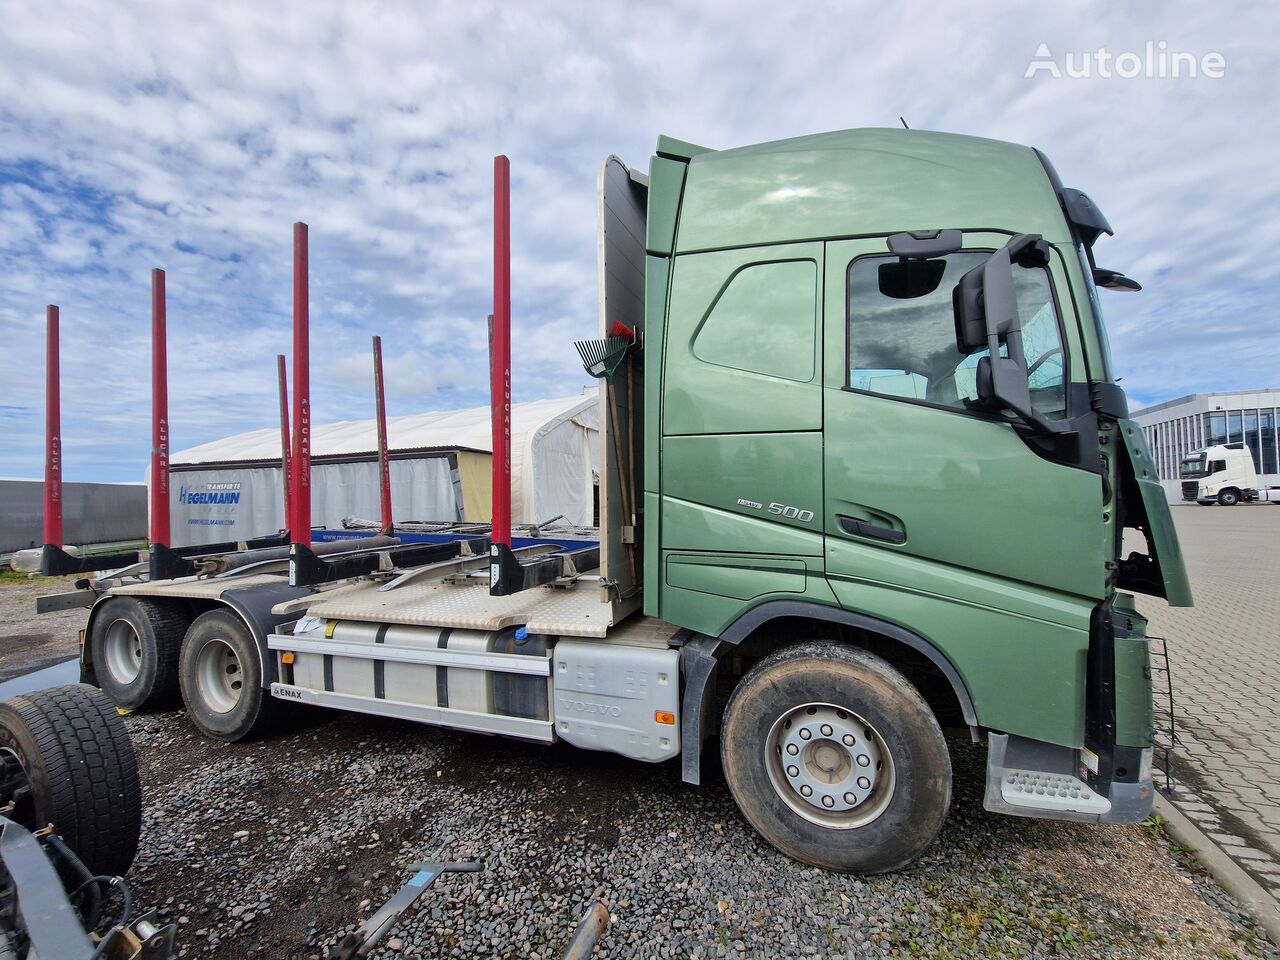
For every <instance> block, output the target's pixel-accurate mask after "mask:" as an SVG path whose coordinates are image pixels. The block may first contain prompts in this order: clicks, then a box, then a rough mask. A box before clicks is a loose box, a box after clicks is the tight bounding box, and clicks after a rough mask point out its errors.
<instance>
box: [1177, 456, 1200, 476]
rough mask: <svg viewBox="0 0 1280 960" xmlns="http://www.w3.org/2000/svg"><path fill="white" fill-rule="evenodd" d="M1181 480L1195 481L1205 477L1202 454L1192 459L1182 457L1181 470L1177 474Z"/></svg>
mask: <svg viewBox="0 0 1280 960" xmlns="http://www.w3.org/2000/svg"><path fill="white" fill-rule="evenodd" d="M1178 475H1179V476H1180V477H1181V478H1182V479H1183V480H1195V479H1196V478H1198V477H1203V476H1204V475H1205V469H1204V454H1203V453H1201V454H1197V455H1196V456H1193V457H1183V459H1182V469H1181V471H1180V472H1179V474H1178Z"/></svg>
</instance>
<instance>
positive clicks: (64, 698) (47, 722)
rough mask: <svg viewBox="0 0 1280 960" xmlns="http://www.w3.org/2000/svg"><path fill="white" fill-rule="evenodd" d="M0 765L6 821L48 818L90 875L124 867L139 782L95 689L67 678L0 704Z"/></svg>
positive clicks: (122, 737) (123, 735)
mask: <svg viewBox="0 0 1280 960" xmlns="http://www.w3.org/2000/svg"><path fill="white" fill-rule="evenodd" d="M0 771H3V773H2V779H3V785H0V794H2V795H3V796H0V800H2V801H3V802H5V803H9V802H13V803H14V810H13V812H12V813H11V814H10V816H11V817H13V819H14V820H16V821H17V822H19V823H21V824H22V825H23V826H25V827H27V828H28V829H30V830H37V829H40V828H42V827H45V826H47V825H49V824H52V825H53V829H54V831H55V832H56V833H58V834H59V835H60V836H61V837H62V838H63V839H64V840H65V841H66V842H67V845H68V846H69V847H70V848H71V849H72V851H74V852H75V854H76V855H77V856H78V857H79V858H80V859H81V860H82V861H83V862H84V864H85V866H86V867H88V868H89V870H90V871H92V872H93V873H94V874H107V875H109V876H118V875H120V874H123V873H125V872H126V871H127V870H128V869H129V867H130V865H131V864H132V863H133V857H134V854H135V853H136V852H137V850H138V835H139V833H140V832H141V830H142V787H141V785H140V783H139V781H138V761H137V759H136V757H135V756H134V753H133V743H132V741H130V739H129V731H128V730H126V729H125V726H124V721H123V720H121V719H120V714H119V713H118V712H117V711H116V708H115V706H114V705H113V704H112V703H111V701H110V700H108V699H107V698H106V697H105V696H104V695H103V694H102V693H100V692H99V691H97V690H95V689H94V688H93V687H90V686H88V685H87V684H80V683H74V684H68V685H66V686H62V687H54V688H52V689H50V690H40V691H38V692H36V693H29V694H26V695H25V696H21V697H14V698H12V699H11V700H6V701H4V702H3V703H0Z"/></svg>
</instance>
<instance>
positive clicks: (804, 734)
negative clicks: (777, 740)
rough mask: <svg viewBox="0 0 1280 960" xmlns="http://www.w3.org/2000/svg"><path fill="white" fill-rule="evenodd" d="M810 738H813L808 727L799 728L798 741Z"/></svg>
mask: <svg viewBox="0 0 1280 960" xmlns="http://www.w3.org/2000/svg"><path fill="white" fill-rule="evenodd" d="M812 736H813V734H812V733H810V732H809V728H808V727H801V728H800V739H801V740H808V739H809V738H810V737H812Z"/></svg>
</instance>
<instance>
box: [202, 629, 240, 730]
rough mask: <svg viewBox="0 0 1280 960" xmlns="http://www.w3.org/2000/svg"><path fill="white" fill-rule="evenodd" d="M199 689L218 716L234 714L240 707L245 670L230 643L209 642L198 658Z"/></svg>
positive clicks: (221, 641)
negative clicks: (220, 714) (238, 705)
mask: <svg viewBox="0 0 1280 960" xmlns="http://www.w3.org/2000/svg"><path fill="white" fill-rule="evenodd" d="M195 675H196V687H197V688H199V690H200V696H201V698H202V699H203V700H204V702H205V703H206V704H208V706H209V709H210V710H212V711H213V712H214V713H230V712H231V711H232V710H234V709H235V708H236V705H237V704H239V703H240V694H241V692H242V689H243V687H244V669H243V667H242V666H241V664H240V657H239V656H238V655H237V654H236V651H235V649H234V648H233V647H232V646H231V644H229V643H228V642H227V641H226V640H221V639H218V638H214V639H212V640H206V641H205V644H204V646H203V647H201V648H200V651H199V652H198V653H197V654H196V669H195Z"/></svg>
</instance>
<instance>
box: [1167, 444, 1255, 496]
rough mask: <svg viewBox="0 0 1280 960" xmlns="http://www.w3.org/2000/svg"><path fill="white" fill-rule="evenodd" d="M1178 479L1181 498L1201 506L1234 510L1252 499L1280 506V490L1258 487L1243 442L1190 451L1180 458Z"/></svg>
mask: <svg viewBox="0 0 1280 960" xmlns="http://www.w3.org/2000/svg"><path fill="white" fill-rule="evenodd" d="M1178 478H1179V480H1181V481H1182V499H1183V500H1186V501H1191V500H1194V501H1195V502H1196V503H1198V504H1200V505H1201V506H1202V507H1208V506H1212V505H1213V504H1215V503H1216V504H1221V505H1222V506H1224V507H1234V506H1235V505H1236V504H1237V503H1240V502H1241V501H1245V502H1250V501H1254V500H1263V501H1270V502H1272V503H1280V487H1270V488H1267V489H1262V488H1261V487H1259V485H1258V471H1257V470H1256V469H1255V468H1254V465H1253V454H1252V453H1250V452H1249V450H1248V448H1246V447H1245V445H1244V444H1243V443H1226V444H1221V443H1220V444H1215V445H1213V446H1211V447H1206V448H1205V449H1203V450H1193V451H1191V453H1189V454H1187V455H1186V456H1185V457H1183V458H1182V465H1181V468H1180V469H1179V471H1178Z"/></svg>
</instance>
